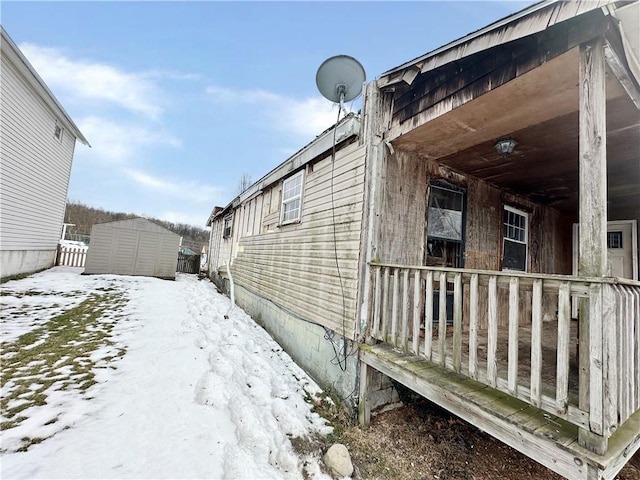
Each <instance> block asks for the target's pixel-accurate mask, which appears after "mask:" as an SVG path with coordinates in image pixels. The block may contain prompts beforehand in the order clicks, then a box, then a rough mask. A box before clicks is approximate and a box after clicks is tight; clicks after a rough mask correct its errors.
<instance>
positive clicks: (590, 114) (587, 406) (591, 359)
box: [578, 37, 607, 454]
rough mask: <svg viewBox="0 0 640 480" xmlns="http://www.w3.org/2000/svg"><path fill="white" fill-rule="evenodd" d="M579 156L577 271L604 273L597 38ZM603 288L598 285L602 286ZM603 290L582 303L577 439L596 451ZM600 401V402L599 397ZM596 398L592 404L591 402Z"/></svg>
mask: <svg viewBox="0 0 640 480" xmlns="http://www.w3.org/2000/svg"><path fill="white" fill-rule="evenodd" d="M579 78H580V84H579V92H580V93H579V95H580V98H579V109H580V113H579V117H580V158H579V164H580V165H579V168H580V174H579V179H580V180H579V181H580V187H579V193H580V206H579V224H580V234H579V235H580V237H579V238H580V241H579V244H580V246H579V257H578V274H579V275H581V276H589V277H604V276H605V275H606V274H607V155H606V147H607V145H606V133H607V131H606V115H605V113H606V112H605V109H606V90H605V57H604V51H603V40H602V38H601V37H598V38H595V39H593V40H590V41H589V42H586V43H584V44H582V45H580V77H579ZM598 290H599V289H598ZM600 295H601V292H600V291H598V292H595V291H594V292H591V299H582V300H581V303H580V327H579V328H580V384H579V387H580V399H579V406H580V408H581V409H583V410H586V411H589V412H590V415H589V418H590V422H591V428H590V429H588V430H587V429H586V428H581V429H580V431H579V434H578V442H579V443H580V444H581V445H582V446H584V447H586V448H588V449H589V450H592V451H594V452H596V453H599V454H602V453H604V452H606V450H607V435H606V434H605V432H604V428H603V424H602V410H603V405H602V394H603V391H602V390H603V376H602V353H603V352H602V347H603V345H602V343H603V342H602V338H603V335H602V333H603V332H602V328H603V326H604V323H603V322H602V318H601V315H602V312H601V311H597V308H598V306H599V305H600V306H601V302H599V301H597V299H598V298H599V296H600ZM597 400H600V402H599V403H600V404H599V405H596V404H595V403H596V401H597ZM592 403H593V404H592Z"/></svg>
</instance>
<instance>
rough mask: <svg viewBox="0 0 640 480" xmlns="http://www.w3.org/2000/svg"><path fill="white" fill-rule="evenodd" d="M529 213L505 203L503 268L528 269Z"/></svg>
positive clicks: (523, 270)
mask: <svg viewBox="0 0 640 480" xmlns="http://www.w3.org/2000/svg"><path fill="white" fill-rule="evenodd" d="M527 222H528V215H527V214H526V213H525V212H522V211H520V210H517V209H515V208H513V207H508V206H506V205H505V207H504V214H503V230H502V238H503V242H502V269H503V270H518V271H521V272H526V271H527V242H528V236H529V231H528V225H527Z"/></svg>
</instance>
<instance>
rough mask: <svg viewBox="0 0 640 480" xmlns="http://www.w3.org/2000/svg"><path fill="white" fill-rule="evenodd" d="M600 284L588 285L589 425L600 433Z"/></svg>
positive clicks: (601, 399)
mask: <svg viewBox="0 0 640 480" xmlns="http://www.w3.org/2000/svg"><path fill="white" fill-rule="evenodd" d="M602 326H603V324H602V285H601V284H599V283H592V284H591V285H590V286H589V393H588V394H589V426H590V428H591V431H592V432H593V433H595V434H597V435H602V432H603V424H602V407H603V405H602V402H603V398H602V393H603V392H602V390H603V385H602V380H603V378H602Z"/></svg>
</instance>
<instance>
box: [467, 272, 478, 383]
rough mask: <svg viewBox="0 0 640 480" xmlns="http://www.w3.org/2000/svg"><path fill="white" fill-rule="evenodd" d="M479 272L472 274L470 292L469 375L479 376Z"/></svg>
mask: <svg viewBox="0 0 640 480" xmlns="http://www.w3.org/2000/svg"><path fill="white" fill-rule="evenodd" d="M478 301H479V298H478V274H477V273H474V274H473V275H471V292H470V294H469V307H470V308H469V376H470V377H471V378H473V379H474V380H477V378H478Z"/></svg>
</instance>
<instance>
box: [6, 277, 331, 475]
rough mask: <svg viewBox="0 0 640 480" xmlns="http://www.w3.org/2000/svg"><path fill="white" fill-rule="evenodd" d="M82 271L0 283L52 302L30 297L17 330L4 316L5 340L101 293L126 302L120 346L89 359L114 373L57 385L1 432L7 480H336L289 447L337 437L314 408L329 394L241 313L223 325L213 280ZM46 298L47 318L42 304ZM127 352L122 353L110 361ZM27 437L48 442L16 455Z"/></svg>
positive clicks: (117, 333)
mask: <svg viewBox="0 0 640 480" xmlns="http://www.w3.org/2000/svg"><path fill="white" fill-rule="evenodd" d="M81 271H82V269H71V268H69V267H56V268H54V269H51V270H48V271H46V272H42V273H40V274H37V275H34V276H32V277H29V278H27V279H23V280H18V281H13V282H7V283H6V284H4V285H3V286H2V287H0V288H1V289H2V290H3V291H4V290H7V291H10V292H14V293H19V292H23V293H26V292H28V291H29V290H34V291H37V292H43V293H44V294H46V295H49V296H51V297H52V298H48V302H43V300H42V297H41V296H39V295H36V296H29V295H25V296H23V297H21V298H20V301H21V307H20V308H21V309H22V311H23V312H25V313H26V315H25V316H26V317H27V318H26V319H25V321H24V322H22V323H21V324H20V325H18V326H13V327H10V326H8V325H7V324H8V323H11V322H12V321H13V319H12V318H11V316H10V315H9V316H3V318H2V320H1V321H0V326H1V333H2V338H3V341H6V342H11V341H14V340H15V339H16V338H18V337H19V335H21V334H22V333H26V332H28V331H31V330H33V328H34V325H43V324H44V323H46V320H39V319H38V317H39V316H40V315H43V316H44V317H45V318H48V319H50V318H52V317H53V316H54V315H56V313H55V312H56V311H58V312H59V311H61V310H64V309H68V308H71V307H72V306H74V305H77V304H79V303H80V302H81V301H82V300H83V299H85V298H87V297H88V296H89V295H90V294H91V293H92V292H95V291H97V290H98V289H100V288H103V289H104V288H115V289H117V290H119V291H122V292H126V295H127V298H128V299H129V302H128V303H127V304H126V305H125V306H124V307H118V308H119V311H118V310H117V309H116V311H112V312H109V314H110V315H112V316H113V315H121V317H119V318H118V319H117V320H111V321H114V322H116V323H115V327H114V332H113V335H114V337H113V338H112V341H113V342H114V345H113V346H112V347H113V348H108V347H104V348H100V349H98V350H96V351H95V352H93V354H92V356H91V359H92V360H94V361H95V360H99V363H98V365H99V366H101V367H106V368H97V367H96V368H94V373H95V375H96V376H95V380H96V381H97V382H98V383H97V384H95V385H93V386H92V387H90V388H89V389H88V390H87V391H86V392H85V395H82V394H80V393H79V392H78V391H77V390H56V389H55V388H53V386H52V387H50V388H49V389H48V390H47V391H46V395H47V403H46V404H45V405H41V406H39V407H37V408H36V407H31V408H29V409H27V410H25V412H28V415H29V418H28V419H27V420H25V421H24V422H22V423H21V424H20V425H19V426H17V427H16V428H13V429H9V430H6V431H4V432H3V434H2V445H1V447H2V449H3V450H5V449H6V450H7V452H6V453H4V454H2V458H1V462H2V478H6V479H8V478H16V479H23V478H217V479H218V478H219V479H239V478H252V479H253V478H269V479H301V478H303V472H304V475H306V477H307V478H311V479H329V478H330V477H329V476H327V475H325V474H323V473H322V471H321V469H320V463H319V462H320V460H319V459H318V458H315V457H313V456H310V455H307V456H305V457H304V458H300V457H299V456H298V455H297V454H296V453H295V451H294V449H293V446H292V443H291V438H294V437H297V436H312V435H315V434H322V435H324V434H327V433H329V432H330V431H331V428H330V427H328V426H327V425H326V422H325V421H324V419H322V418H321V417H320V416H319V415H317V414H316V413H313V412H312V405H311V404H310V403H309V402H308V400H311V401H315V400H317V399H318V398H321V397H322V396H323V393H322V391H321V389H320V388H319V387H318V386H317V385H316V384H315V382H314V381H313V380H312V379H311V378H310V377H309V376H308V375H306V373H305V372H304V371H303V370H302V369H300V368H299V367H298V366H297V365H296V364H295V363H294V362H293V360H292V359H291V358H290V357H289V356H288V355H287V354H286V353H285V352H284V351H282V349H281V348H280V347H279V345H278V344H277V343H276V342H275V341H274V340H273V339H272V338H271V337H270V336H269V335H268V334H267V332H265V331H264V330H263V329H262V328H261V327H259V326H258V325H257V324H256V323H255V322H254V321H253V320H252V319H251V318H250V317H249V316H248V315H247V314H246V313H244V312H243V311H242V310H241V309H240V308H235V309H234V311H233V313H232V314H231V315H230V318H229V319H225V318H224V314H225V313H226V312H227V311H228V309H229V299H228V298H226V297H224V296H222V295H220V294H219V293H217V291H216V289H215V287H214V286H213V284H211V283H210V282H208V281H207V280H203V281H198V280H197V277H196V276H194V275H182V274H178V276H177V278H176V281H165V280H158V279H154V278H146V277H124V276H123V277H119V276H111V275H100V276H97V275H96V276H82V275H80V272H81ZM3 293H4V292H3ZM68 293H72V295H70V296H67V294H68ZM53 298H55V302H54V301H52V300H53ZM2 301H3V302H4V297H3V300H2ZM45 303H46V304H47V305H49V308H48V309H47V310H46V311H44V312H43V311H42V310H38V309H37V308H36V306H38V305H44V304H45ZM53 303H58V304H59V305H60V308H58V307H53V306H52V305H53ZM120 348H126V354H125V355H124V356H123V357H122V358H116V359H114V360H111V361H110V362H107V361H106V360H101V359H104V358H106V357H108V356H112V355H114V354H115V353H116V351H118V350H119V349H120ZM112 367H115V369H114V368H112ZM57 372H60V373H67V374H71V373H72V372H71V371H70V370H69V369H68V368H67V367H59V368H58V369H57ZM67 378H68V377H67ZM39 381H42V379H34V382H36V383H37V382H39ZM58 386H59V385H58ZM5 387H6V385H5ZM2 392H3V393H5V390H4V389H3V390H2ZM21 413H23V412H21ZM67 427H68V428H67ZM24 437H30V438H47V439H46V440H44V441H43V442H41V443H39V444H37V445H32V446H31V447H30V448H29V449H28V451H27V452H20V453H12V452H11V450H12V447H14V446H15V442H17V439H22V438H24ZM48 437H50V438H48Z"/></svg>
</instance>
